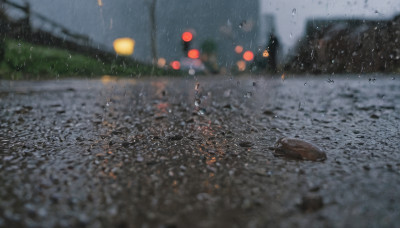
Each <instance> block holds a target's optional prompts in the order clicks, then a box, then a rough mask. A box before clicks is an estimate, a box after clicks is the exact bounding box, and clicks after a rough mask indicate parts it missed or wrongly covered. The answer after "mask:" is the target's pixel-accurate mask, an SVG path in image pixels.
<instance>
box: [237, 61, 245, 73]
mask: <svg viewBox="0 0 400 228" xmlns="http://www.w3.org/2000/svg"><path fill="white" fill-rule="evenodd" d="M236 66H237V68H238V70H239V71H244V70H246V62H245V61H243V60H239V61H237V62H236Z"/></svg>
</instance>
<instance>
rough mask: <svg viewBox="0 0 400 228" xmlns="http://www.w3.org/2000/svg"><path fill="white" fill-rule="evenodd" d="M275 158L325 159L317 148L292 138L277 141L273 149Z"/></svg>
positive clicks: (323, 153)
mask: <svg viewBox="0 0 400 228" xmlns="http://www.w3.org/2000/svg"><path fill="white" fill-rule="evenodd" d="M274 152H275V155H276V156H282V157H285V158H290V159H298V160H309V161H323V160H325V159H326V154H325V152H323V151H322V150H321V149H319V148H318V147H317V146H315V145H313V144H311V143H309V142H306V141H303V140H300V139H293V138H281V139H279V140H278V141H277V142H276V144H275V148H274Z"/></svg>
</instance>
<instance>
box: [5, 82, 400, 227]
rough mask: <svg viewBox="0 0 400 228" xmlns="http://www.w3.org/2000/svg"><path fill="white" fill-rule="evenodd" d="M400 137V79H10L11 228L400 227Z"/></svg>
mask: <svg viewBox="0 0 400 228" xmlns="http://www.w3.org/2000/svg"><path fill="white" fill-rule="evenodd" d="M399 129H400V77H398V76H397V75H394V76H383V75H375V76H360V77H359V76H357V75H352V76H351V75H349V76H340V77H336V78H329V77H328V76H320V77H286V78H285V80H281V77H279V79H274V78H263V77H243V78H235V77H234V78H232V77H229V76H218V77H217V76H216V77H214V78H207V77H198V78H193V77H186V78H167V77H165V78H151V79H119V80H115V79H114V78H112V77H103V78H102V79H101V80H61V81H0V185H1V188H0V227H395V226H398V224H399V222H400V132H399V131H400V130H399ZM282 137H289V138H297V139H300V140H305V141H307V142H310V143H312V144H313V145H315V146H317V147H318V148H320V149H321V150H322V151H323V152H324V153H325V154H326V159H325V160H323V161H309V160H294V159H290V158H286V157H284V156H283V157H282V156H275V155H276V154H275V153H274V146H275V144H276V142H277V141H278V139H280V138H282Z"/></svg>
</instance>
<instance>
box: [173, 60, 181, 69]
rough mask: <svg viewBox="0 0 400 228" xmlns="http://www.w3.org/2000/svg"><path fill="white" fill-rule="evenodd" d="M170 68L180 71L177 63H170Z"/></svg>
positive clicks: (179, 64) (179, 65)
mask: <svg viewBox="0 0 400 228" xmlns="http://www.w3.org/2000/svg"><path fill="white" fill-rule="evenodd" d="M171 67H172V69H174V70H179V69H181V63H180V62H179V61H172V62H171Z"/></svg>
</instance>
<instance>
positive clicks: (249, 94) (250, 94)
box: [244, 92, 253, 98]
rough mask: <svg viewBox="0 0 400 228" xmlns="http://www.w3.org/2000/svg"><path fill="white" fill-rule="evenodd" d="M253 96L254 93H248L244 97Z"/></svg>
mask: <svg viewBox="0 0 400 228" xmlns="http://www.w3.org/2000/svg"><path fill="white" fill-rule="evenodd" d="M252 96H253V93H252V92H247V93H246V94H245V95H244V97H245V98H251V97H252Z"/></svg>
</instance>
